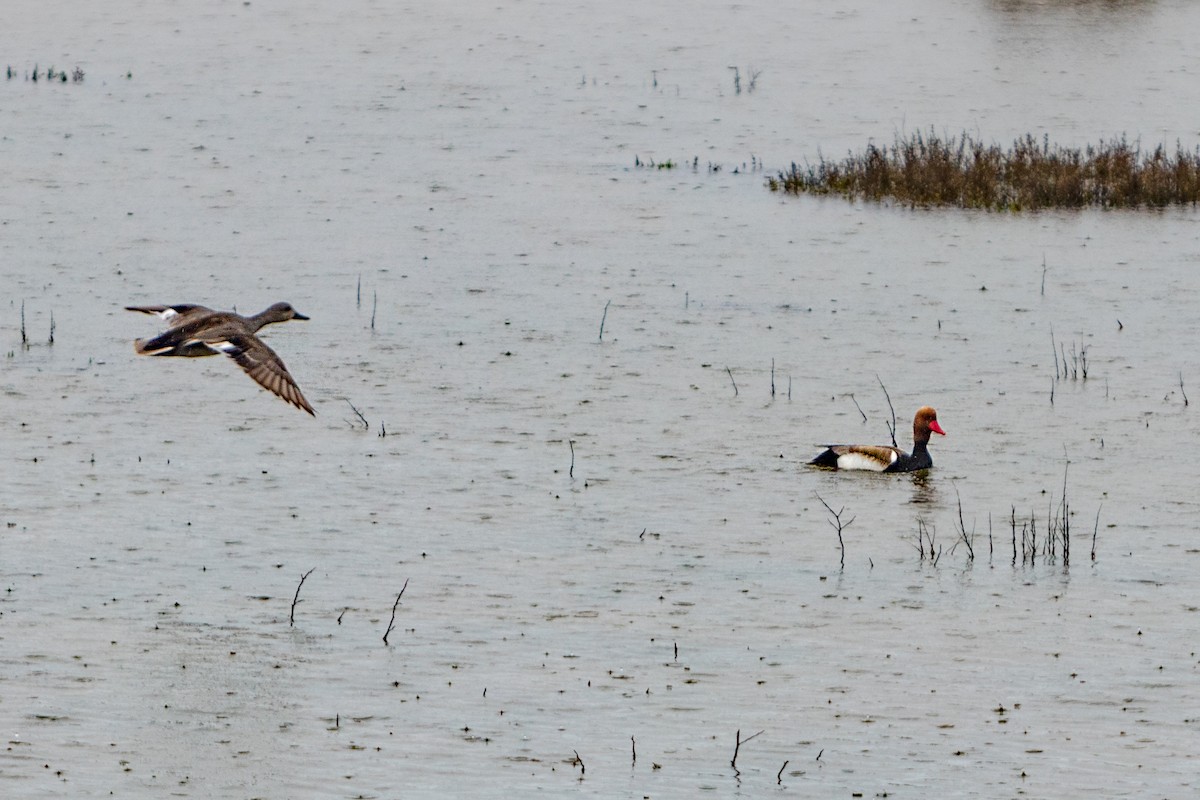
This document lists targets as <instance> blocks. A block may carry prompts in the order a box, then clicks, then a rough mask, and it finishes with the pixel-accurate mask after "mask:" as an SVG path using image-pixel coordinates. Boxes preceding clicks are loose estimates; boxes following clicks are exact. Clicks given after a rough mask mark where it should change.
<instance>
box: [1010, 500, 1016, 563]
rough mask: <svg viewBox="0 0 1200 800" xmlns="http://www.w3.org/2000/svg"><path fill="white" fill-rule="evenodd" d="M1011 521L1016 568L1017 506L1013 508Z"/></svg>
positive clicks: (1013, 561)
mask: <svg viewBox="0 0 1200 800" xmlns="http://www.w3.org/2000/svg"><path fill="white" fill-rule="evenodd" d="M1011 521H1012V549H1013V557H1012V563H1013V566H1014V567H1015V566H1016V565H1017V507H1016V506H1013V507H1012V519H1011Z"/></svg>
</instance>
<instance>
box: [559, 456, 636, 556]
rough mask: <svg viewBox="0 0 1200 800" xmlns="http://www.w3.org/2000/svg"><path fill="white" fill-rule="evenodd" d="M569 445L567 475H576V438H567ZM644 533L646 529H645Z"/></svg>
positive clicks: (570, 476)
mask: <svg viewBox="0 0 1200 800" xmlns="http://www.w3.org/2000/svg"><path fill="white" fill-rule="evenodd" d="M567 446H568V447H570V448H571V468H570V469H568V470H567V477H568V478H574V477H575V440H574V439H567ZM643 533H644V531H643Z"/></svg>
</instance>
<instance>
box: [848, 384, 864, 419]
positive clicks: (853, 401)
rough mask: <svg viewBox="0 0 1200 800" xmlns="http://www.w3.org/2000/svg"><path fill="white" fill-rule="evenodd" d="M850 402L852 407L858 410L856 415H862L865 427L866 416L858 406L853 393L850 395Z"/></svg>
mask: <svg viewBox="0 0 1200 800" xmlns="http://www.w3.org/2000/svg"><path fill="white" fill-rule="evenodd" d="M850 401H851V402H852V403H854V407H855V408H857V409H858V413H860V414H862V418H863V424H864V425H865V424H866V423H867V415H866V413H865V412H864V411H863V410H862V406H860V405H859V404H858V400H857V399H856V398H855V397H854V392H851V393H850Z"/></svg>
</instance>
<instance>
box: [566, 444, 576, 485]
mask: <svg viewBox="0 0 1200 800" xmlns="http://www.w3.org/2000/svg"><path fill="white" fill-rule="evenodd" d="M567 446H568V447H570V448H571V468H570V469H568V470H567V477H568V478H574V477H575V440H574V439H567Z"/></svg>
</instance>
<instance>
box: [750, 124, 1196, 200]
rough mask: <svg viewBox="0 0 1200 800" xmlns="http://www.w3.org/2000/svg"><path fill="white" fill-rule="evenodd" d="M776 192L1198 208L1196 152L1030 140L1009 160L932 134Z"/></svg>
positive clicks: (792, 180) (805, 173)
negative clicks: (1085, 145) (1068, 145)
mask: <svg viewBox="0 0 1200 800" xmlns="http://www.w3.org/2000/svg"><path fill="white" fill-rule="evenodd" d="M767 185H768V186H769V187H770V189H771V190H772V191H782V192H789V193H791V194H801V193H805V194H817V195H829V194H836V195H842V196H844V197H846V198H848V199H851V200H859V199H862V200H873V201H877V202H893V203H897V204H903V205H908V206H913V207H915V206H958V207H960V208H981V209H989V210H995V211H1022V210H1032V209H1043V208H1085V207H1098V208H1139V207H1149V208H1164V207H1166V206H1171V205H1184V204H1189V203H1190V204H1192V205H1195V204H1196V203H1197V201H1200V146H1197V147H1196V148H1195V149H1193V150H1185V149H1184V148H1183V145H1182V144H1180V143H1178V142H1176V144H1175V151H1174V153H1171V152H1168V150H1167V148H1166V147H1165V146H1163V145H1159V146H1157V147H1156V148H1154V150H1153V151H1143V150H1142V149H1141V146H1140V144H1139V143H1138V142H1133V143H1130V142H1129V141H1127V140H1126V139H1125V138H1124V137H1122V138H1120V139H1114V140H1112V141H1107V142H1105V141H1101V142H1100V143H1099V144H1096V145H1088V146H1087V147H1084V148H1082V149H1079V148H1072V147H1063V146H1061V145H1051V144H1050V141H1049V137H1043V138H1042V141H1041V142H1038V140H1037V139H1035V138H1034V137H1033V136H1032V135H1031V134H1027V135H1026V136H1025V137H1024V138H1021V139H1017V140H1016V141H1015V142H1013V144H1012V146H1011V147H1010V148H1008V149H1007V150H1006V149H1004V148H1002V147H1000V146H999V145H996V144H991V145H988V144H984V143H983V142H980V141H978V140H976V139H975V138H974V137H972V136H971V135H970V134H967V133H963V134H961V135H960V136H951V137H943V136H938V135H937V134H936V133H934V132H932V131H930V132H929V133H914V134H912V135H910V136H908V137H907V138H901V137H900V136H899V135H897V137H896V140H895V142H894V144H893V145H892V146H891V147H890V148H889V147H887V146H882V147H881V146H876V145H875V144H868V145H867V148H866V150H865V151H863V152H862V153H858V154H854V153H851V154H849V155H848V156H847V157H846V158H844V159H842V160H841V161H827V160H825V158H824V157H822V158H821V159H820V160H819V161H818V162H817V164H816V165H815V166H814V165H805V166H804V167H800V166H798V165H797V164H795V163H793V164H792V165H791V168H790V169H789V170H788V171H786V172H780V173H779V174H778V175H777V176H776V177H771V178H768V179H767Z"/></svg>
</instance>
